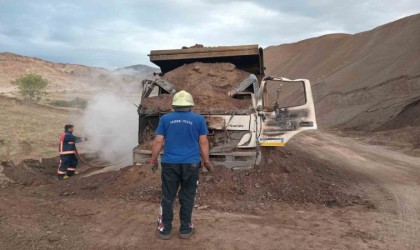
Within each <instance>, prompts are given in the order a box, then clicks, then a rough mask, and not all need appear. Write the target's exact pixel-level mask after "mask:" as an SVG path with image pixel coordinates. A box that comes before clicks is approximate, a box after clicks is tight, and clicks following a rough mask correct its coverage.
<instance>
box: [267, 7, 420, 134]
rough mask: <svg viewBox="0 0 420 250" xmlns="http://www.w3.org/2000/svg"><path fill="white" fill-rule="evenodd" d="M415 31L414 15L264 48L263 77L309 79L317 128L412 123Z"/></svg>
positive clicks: (419, 53)
mask: <svg viewBox="0 0 420 250" xmlns="http://www.w3.org/2000/svg"><path fill="white" fill-rule="evenodd" d="M419 30H420V14H417V15H413V16H409V17H406V18H403V19H400V20H397V21H395V22H392V23H389V24H386V25H383V26H380V27H377V28H375V29H373V30H370V31H366V32H362V33H357V34H354V35H348V34H331V35H325V36H321V37H317V38H312V39H307V40H304V41H300V42H297V43H292V44H283V45H279V46H270V47H268V48H266V49H265V63H266V67H267V73H268V74H272V75H279V76H285V77H288V78H307V79H310V80H311V82H312V85H313V91H314V95H315V102H316V104H315V105H316V109H317V120H318V124H319V125H320V127H324V128H325V127H343V128H351V129H358V130H366V131H372V130H377V129H385V128H391V127H392V128H398V127H402V126H413V125H418V119H414V118H413V119H411V118H410V117H408V118H407V114H412V113H416V112H415V111H410V110H411V109H413V110H414V109H416V110H418V105H419V104H418V103H419V100H420V60H419V58H420V32H419ZM417 114H418V113H417ZM388 123H389V124H388ZM399 124H400V125H399Z"/></svg>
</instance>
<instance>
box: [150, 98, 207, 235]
mask: <svg viewBox="0 0 420 250" xmlns="http://www.w3.org/2000/svg"><path fill="white" fill-rule="evenodd" d="M193 106H194V100H193V97H192V96H191V94H189V93H188V92H186V91H183V90H182V91H180V92H178V93H176V94H175V95H174V97H173V100H172V107H173V109H174V112H171V113H168V114H165V115H163V116H162V117H161V118H160V121H159V125H158V128H157V130H156V137H155V139H154V141H153V147H152V157H151V159H150V164H152V165H156V164H157V159H158V156H159V154H160V151H161V150H162V148H163V144H164V143H165V146H164V147H165V150H164V153H163V157H162V159H161V165H162V174H161V179H162V200H161V207H160V213H159V219H158V233H159V236H160V238H161V239H165V240H168V239H170V238H171V232H172V220H173V203H174V201H175V198H176V194H177V193H178V188H180V190H179V202H180V205H181V208H180V211H179V216H180V220H181V227H180V229H179V233H180V237H181V238H189V237H190V236H191V235H192V234H193V232H194V230H193V229H194V226H193V223H192V219H191V217H192V212H193V208H194V202H195V195H196V191H197V187H198V179H199V168H200V165H201V159H200V153H201V157H202V159H203V163H204V166H205V167H206V168H207V169H208V170H209V171H212V170H213V169H214V167H213V165H212V163H211V162H210V158H209V142H208V139H207V133H208V130H207V126H206V120H205V119H204V117H203V116H202V115H199V114H196V113H193V112H191V109H192V107H193Z"/></svg>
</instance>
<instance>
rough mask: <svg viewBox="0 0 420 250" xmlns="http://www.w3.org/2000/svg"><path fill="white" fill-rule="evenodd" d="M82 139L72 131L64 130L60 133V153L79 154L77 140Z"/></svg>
mask: <svg viewBox="0 0 420 250" xmlns="http://www.w3.org/2000/svg"><path fill="white" fill-rule="evenodd" d="M80 141H81V140H80V139H79V138H78V137H76V136H74V135H73V133H72V132H69V131H64V132H63V133H62V134H61V135H60V148H59V151H60V155H67V154H77V149H76V142H80Z"/></svg>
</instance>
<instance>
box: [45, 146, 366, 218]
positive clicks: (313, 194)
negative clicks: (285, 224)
mask: <svg viewBox="0 0 420 250" xmlns="http://www.w3.org/2000/svg"><path fill="white" fill-rule="evenodd" d="M341 171H344V170H340V172H339V171H338V170H337V168H334V167H333V166H328V165H327V164H326V163H324V162H319V161H314V160H313V159H312V158H311V157H310V156H309V155H306V154H305V153H304V152H300V151H296V150H290V149H288V150H285V149H278V148H266V149H265V151H264V160H263V163H262V164H261V165H260V166H259V167H258V168H257V169H255V170H252V171H242V172H234V171H231V170H229V169H225V168H217V170H216V171H215V172H214V173H211V174H209V173H203V174H202V175H201V177H200V178H201V179H200V186H199V189H198V195H197V204H198V205H197V206H199V207H204V208H207V207H210V208H212V209H217V210H221V211H240V212H247V213H253V212H255V211H256V210H257V209H259V208H261V207H265V206H269V204H270V203H272V202H286V203H316V204H325V205H326V206H349V205H353V204H365V201H363V199H362V198H361V197H359V196H357V195H354V194H352V193H351V192H352V191H350V190H352V188H351V187H352V185H354V183H355V180H354V179H355V177H353V176H352V175H351V174H349V173H344V172H341ZM53 186H54V187H53V190H60V193H59V194H60V195H81V196H86V197H91V198H94V197H109V198H115V197H118V198H123V199H128V200H143V201H151V202H159V201H160V193H161V192H160V171H156V172H153V171H152V170H151V169H150V168H148V167H144V166H130V167H126V168H124V169H121V170H120V171H116V172H107V173H103V174H97V175H93V176H89V177H85V178H80V177H76V178H71V179H70V180H69V181H66V182H58V183H57V184H55V185H53Z"/></svg>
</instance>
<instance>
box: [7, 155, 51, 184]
mask: <svg viewBox="0 0 420 250" xmlns="http://www.w3.org/2000/svg"><path fill="white" fill-rule="evenodd" d="M1 166H2V167H3V174H4V175H5V176H6V177H7V178H9V179H10V180H11V181H12V182H14V183H18V184H22V185H25V186H40V185H46V184H49V183H51V181H52V179H51V178H49V177H50V176H49V175H50V174H49V170H48V169H45V168H44V167H43V166H42V164H41V162H40V161H37V160H24V161H21V162H20V163H19V164H17V165H15V164H14V163H13V162H11V161H2V162H1Z"/></svg>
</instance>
